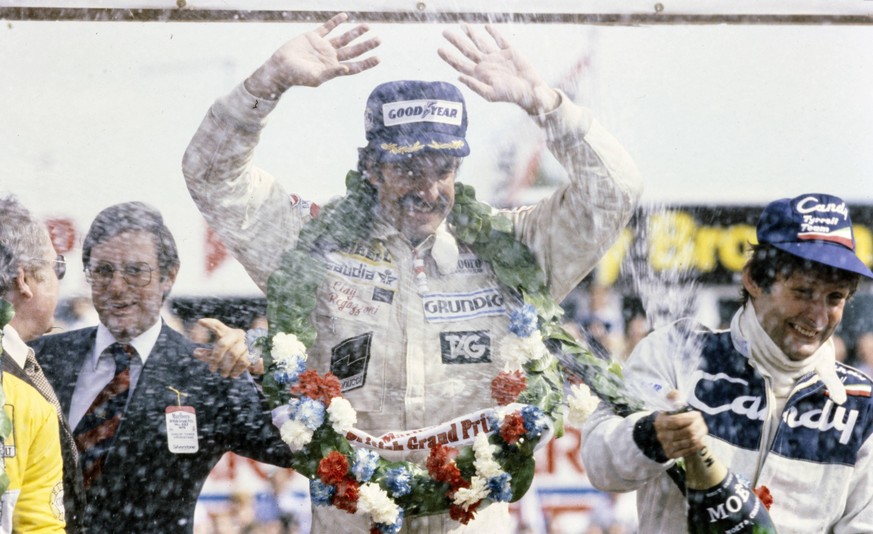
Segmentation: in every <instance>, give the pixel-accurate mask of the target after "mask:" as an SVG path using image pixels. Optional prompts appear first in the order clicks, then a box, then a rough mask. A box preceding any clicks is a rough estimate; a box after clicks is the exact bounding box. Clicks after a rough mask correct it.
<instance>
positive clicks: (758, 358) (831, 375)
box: [731, 300, 846, 404]
mask: <svg viewBox="0 0 873 534" xmlns="http://www.w3.org/2000/svg"><path fill="white" fill-rule="evenodd" d="M731 331H732V332H734V333H735V335H734V342H735V343H734V344H735V345H736V346H737V347H738V348H739V350H740V352H742V353H743V354H745V355H746V356H747V357H748V358H749V360H750V361H751V362H752V364H753V365H754V366H755V367H756V368H757V369H758V371H759V372H760V373H761V374H763V375H766V376H768V377H770V380H771V382H772V386H773V388H774V390H775V392H776V393H777V395H780V393H781V394H784V396H785V397H787V394H788V393H790V391H791V389H792V388H793V387H794V385H795V383H796V381H797V380H798V379H799V378H800V377H802V376H804V375H805V374H807V373H808V372H810V371H815V373H816V374H817V375H818V377H819V378H820V379H821V381H822V382H824V384H825V387H826V388H827V390H828V394H829V395H830V397H831V399H833V401H834V402H835V403H837V404H843V403H844V402H845V401H846V388H845V386H844V385H843V383H842V381H840V379H839V377H837V373H836V370H835V357H834V342H833V340H832V339H830V338H828V339H827V340H826V341H825V342H824V343H823V344H822V346H821V347H819V349H818V350H817V351H816V352H815V353H814V354H813V355H812V356H811V357H809V358H807V359H805V360H803V361H799V362H798V361H794V360H791V359H790V358H788V356H786V355H785V353H783V352H782V351H781V350H780V349H779V347H777V346H776V343H774V342H773V340H772V339H770V336H769V335H767V333H766V332H765V331H764V329H763V328H762V327H761V324H760V323H759V322H758V317H757V314H756V313H755V308H754V305H753V304H752V301H751V300H749V301H748V302H746V305H745V306H744V307H743V308H741V309H740V310H739V311H737V313H736V315H734V318H733V321H732V325H731ZM780 396H782V395H780Z"/></svg>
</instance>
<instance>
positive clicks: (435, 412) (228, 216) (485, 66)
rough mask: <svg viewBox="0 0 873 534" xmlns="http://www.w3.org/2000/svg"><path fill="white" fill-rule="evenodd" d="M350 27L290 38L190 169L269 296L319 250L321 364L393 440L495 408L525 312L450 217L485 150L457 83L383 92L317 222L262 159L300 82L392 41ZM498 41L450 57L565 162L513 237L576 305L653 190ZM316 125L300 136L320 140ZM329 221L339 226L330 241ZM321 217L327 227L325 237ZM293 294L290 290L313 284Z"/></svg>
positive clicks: (361, 423)
mask: <svg viewBox="0 0 873 534" xmlns="http://www.w3.org/2000/svg"><path fill="white" fill-rule="evenodd" d="M346 19H347V17H346V15H344V14H341V15H337V16H335V17H333V18H332V19H330V20H329V21H328V22H326V23H325V24H323V25H321V26H319V27H318V28H317V29H316V30H314V31H311V32H307V33H305V34H303V35H301V36H298V37H296V38H293V39H291V40H290V41H289V42H287V43H286V44H284V45H283V46H282V47H280V48H279V49H278V50H277V51H276V52H275V53H274V54H273V55H272V57H270V58H269V59H268V60H267V61H266V62H265V63H264V64H263V65H262V66H261V67H260V68H258V69H257V70H256V71H255V72H254V73H253V74H252V75H251V76H249V77H248V78H247V79H246V80H245V81H244V82H243V83H242V84H240V85H239V86H237V88H236V89H235V90H234V91H233V92H232V93H231V94H229V95H227V96H225V97H223V98H220V99H219V100H218V101H217V102H216V103H215V104H213V106H212V108H211V109H210V111H209V113H208V115H207V117H206V118H205V119H204V121H203V123H202V124H201V126H200V129H199V130H198V131H197V133H196V134H195V136H194V138H193V139H192V141H191V143H190V145H189V146H188V149H187V151H186V153H185V158H184V161H183V171H184V174H185V179H186V181H187V184H188V188H189V191H190V192H191V195H192V198H193V199H194V201H195V203H196V204H197V206H198V208H199V209H200V210H201V212H202V213H203V214H204V216H205V217H206V219H207V221H208V223H209V224H210V225H211V226H212V227H213V228H214V229H215V230H216V231H217V232H218V233H219V235H220V236H221V238H222V241H223V242H224V243H225V244H226V245H227V246H228V247H229V249H230V250H231V251H232V253H233V254H234V255H235V257H236V258H237V259H238V260H239V261H240V262H241V263H242V264H243V266H245V268H246V270H247V271H248V273H249V274H250V275H251V277H252V278H253V280H254V281H255V282H256V283H257V284H258V285H259V286H260V287H261V288H262V289H263V290H264V291H265V292H266V291H267V289H268V278H269V277H270V275H271V274H272V273H273V272H274V271H276V270H277V269H278V268H279V267H280V265H282V263H281V262H282V257H283V254H285V253H286V252H287V251H289V250H290V249H295V247H296V250H295V252H299V247H300V246H301V243H303V246H306V247H309V248H307V250H306V251H304V252H305V254H306V257H307V258H308V257H312V258H316V259H318V260H319V262H318V263H319V265H322V266H323V269H324V271H325V274H324V278H323V279H322V280H323V281H322V282H321V283H320V284H319V285H318V288H317V290H316V292H315V293H316V294H315V300H316V306H315V310H314V311H313V312H312V314H311V315H310V316H309V319H310V320H311V323H312V324H313V325H314V327H315V330H316V332H317V337H316V339H315V342H314V343H313V345H312V346H311V347H308V353H309V360H308V362H307V366H308V367H310V368H314V369H316V370H317V371H319V372H321V373H323V372H326V371H331V372H332V373H333V374H335V375H336V376H337V377H338V378H339V380H340V382H341V386H342V392H343V396H344V397H345V398H346V399H347V400H348V401H349V402H350V403H351V404H352V406H353V407H354V409H355V410H356V412H357V426H356V428H357V429H359V430H361V431H364V432H367V433H369V434H371V435H374V436H380V435H385V434H388V433H395V434H396V433H403V432H406V431H410V430H413V429H421V428H425V427H433V426H435V425H439V424H441V423H443V422H447V421H450V420H452V419H454V418H456V417H459V416H462V415H465V414H467V413H468V412H472V411H475V410H481V409H485V408H489V407H493V406H494V405H495V401H494V400H492V399H491V395H490V385H491V381H492V379H493V378H494V377H495V376H496V375H497V374H498V373H500V372H501V371H502V370H503V365H504V363H503V360H502V359H501V358H500V357H498V349H499V345H500V341H501V340H502V339H503V338H504V337H506V336H507V334H508V326H509V320H508V316H507V315H508V312H509V311H511V310H512V309H515V308H517V307H518V306H519V303H518V301H517V295H516V296H513V295H512V291H511V290H508V288H506V287H504V286H503V285H502V283H501V282H500V280H499V279H498V276H497V275H496V274H495V272H494V270H493V269H492V267H491V265H490V263H489V262H488V261H483V258H482V257H481V256H480V255H479V254H478V253H476V252H474V251H473V250H472V248H471V247H469V246H467V245H466V244H465V243H464V241H463V240H461V239H458V236H456V235H455V232H456V231H457V228H456V227H455V226H454V225H450V224H448V223H447V216H448V215H449V213H450V212H451V210H452V207H453V206H454V205H455V200H456V199H455V194H456V190H455V177H456V174H457V173H458V170H459V167H460V164H461V161H462V160H463V158H464V157H466V156H467V155H468V154H470V151H471V147H470V146H469V144H468V141H467V136H466V133H467V121H468V116H467V106H466V104H465V101H464V98H463V96H462V94H461V92H460V90H459V89H458V88H457V87H455V86H454V85H452V84H449V83H444V82H425V81H395V82H389V83H385V84H382V85H379V86H378V87H377V88H376V89H375V90H373V92H372V93H371V95H370V97H369V99H368V102H367V107H366V113H365V121H364V122H365V133H366V140H367V144H366V146H365V147H363V148H361V149H360V150H359V155H358V156H359V157H358V165H357V171H356V172H351V173H349V175H348V176H347V179H346V184H347V186H348V189H349V191H348V193H347V195H346V196H345V197H343V198H342V199H340V200H339V201H338V203H336V204H334V205H332V206H331V207H330V209H328V208H325V209H324V210H322V214H321V215H320V216H318V217H315V215H317V213H318V208H317V207H315V206H314V205H312V204H309V203H306V202H303V201H301V200H299V197H297V196H296V195H292V196H291V197H290V199H291V200H290V202H289V196H288V195H287V194H286V193H284V191H283V189H282V188H281V186H279V185H278V182H277V181H276V180H275V179H274V178H273V177H272V176H270V175H269V174H267V173H266V172H265V171H263V170H261V169H259V168H258V167H256V166H254V165H253V164H252V161H253V154H254V150H255V147H256V146H257V143H258V140H259V136H260V133H261V130H262V128H263V126H264V123H265V121H266V117H267V115H268V114H269V113H270V111H271V110H272V109H273V108H274V107H275V106H276V105H277V103H278V99H279V97H280V96H281V95H283V94H284V93H285V92H286V91H287V90H288V89H289V88H291V87H295V86H311V87H315V86H319V85H321V84H322V83H324V82H327V81H329V80H331V79H333V78H335V77H337V76H345V75H352V74H357V73H359V72H362V71H364V70H367V69H369V68H372V67H374V66H375V65H376V64H377V63H378V60H377V59H376V58H375V57H369V58H366V59H360V58H361V56H362V55H363V54H365V53H366V52H368V51H370V50H372V49H373V48H375V47H376V46H378V44H379V42H378V40H377V39H376V38H372V39H368V40H365V41H363V42H361V43H357V44H356V39H357V38H358V37H361V36H362V35H364V34H365V33H366V32H367V31H368V29H367V27H366V26H364V25H361V26H356V27H355V28H353V29H351V30H349V31H348V32H346V33H344V34H342V35H339V36H337V37H329V34H330V33H331V31H332V30H333V29H334V28H336V27H337V26H338V25H339V24H341V23H342V22H344V21H345V20H346ZM488 33H489V35H490V36H483V35H479V34H478V33H477V32H474V31H473V30H471V29H470V28H467V27H465V28H464V34H457V33H453V32H447V33H445V34H444V35H445V37H446V39H447V40H448V41H449V42H450V43H451V44H452V45H453V46H454V51H453V50H451V49H440V50H439V54H440V56H441V57H442V58H443V60H445V61H446V62H447V63H448V64H449V65H450V66H452V67H453V68H454V69H456V70H457V71H458V72H459V73H460V74H461V76H460V80H461V82H462V83H464V84H465V85H466V86H467V87H469V88H470V89H472V90H473V91H474V92H475V93H477V94H479V95H481V96H482V97H484V98H485V99H486V100H488V101H494V102H509V103H513V104H516V105H518V106H520V107H521V108H522V109H524V110H525V111H527V112H528V113H529V114H530V116H531V118H532V120H534V121H535V122H536V123H537V124H539V125H540V126H541V127H542V129H543V131H544V134H545V137H546V140H547V143H548V146H549V148H550V150H551V151H552V153H553V154H554V155H555V156H556V157H557V159H558V161H559V162H560V163H561V164H562V165H563V166H564V168H565V169H566V170H567V173H568V175H569V177H570V180H569V183H567V184H566V185H564V186H562V187H560V188H559V189H558V191H556V192H555V193H554V194H553V195H552V196H551V197H549V198H547V199H544V200H543V201H542V202H540V203H539V204H537V205H536V206H528V207H524V208H520V209H517V210H505V211H504V212H503V213H504V214H505V215H506V217H507V219H508V220H509V221H510V223H511V225H512V232H513V235H514V236H515V238H516V239H517V240H518V241H520V242H522V243H523V244H524V245H526V246H527V247H528V248H529V249H530V250H531V251H532V252H533V256H534V260H533V261H536V263H537V265H538V266H539V267H540V268H541V269H542V271H543V272H544V274H545V282H546V284H547V286H548V289H549V292H550V293H551V295H552V296H553V297H554V298H556V299H557V300H561V299H562V298H563V297H564V296H566V295H567V294H568V293H569V292H570V291H571V290H572V289H573V288H574V287H576V285H577V284H578V283H579V282H580V281H581V280H582V279H583V278H584V277H585V276H586V275H587V274H588V273H589V272H590V271H591V270H592V269H593V268H594V266H595V265H596V263H597V262H598V260H599V259H600V257H601V256H602V255H603V253H604V252H605V251H606V250H607V249H608V248H609V246H610V245H611V244H612V243H613V242H614V241H615V239H616V238H617V237H618V235H619V234H620V232H621V230H622V229H623V228H624V227H625V225H626V224H627V222H628V220H629V219H630V217H631V215H632V214H633V212H634V210H635V208H636V206H637V203H638V201H639V196H640V194H641V183H640V179H639V175H638V172H637V170H636V167H635V165H634V164H633V162H632V161H631V159H630V158H629V156H628V155H627V154H626V152H625V151H624V149H623V148H622V147H621V146H620V145H619V144H618V142H617V141H616V140H615V139H613V137H612V136H611V135H610V134H608V133H607V132H606V131H605V129H604V128H603V127H602V126H601V125H600V124H599V123H598V122H597V121H596V120H595V119H594V118H593V116H592V113H591V112H590V111H589V110H587V109H584V108H581V107H579V106H577V105H576V104H574V103H573V102H571V101H570V99H569V98H568V97H567V96H566V95H564V94H563V93H561V92H560V91H557V90H555V89H553V88H551V87H549V86H548V85H547V84H546V83H545V82H543V80H542V79H541V78H540V77H539V75H538V74H537V72H536V70H535V69H533V68H532V67H531V66H530V65H529V64H528V63H527V62H526V61H525V60H524V59H523V58H522V57H521V56H520V55H519V53H518V52H517V51H516V50H515V49H513V48H512V47H511V46H510V45H509V43H507V42H506V41H505V40H504V39H503V38H502V37H501V36H500V35H499V34H498V33H497V32H496V31H495V30H494V29H493V28H490V27H488ZM301 95H302V93H301ZM314 126H315V125H306V126H305V128H301V131H300V132H298V133H297V134H298V135H308V134H310V132H311V129H312V127H314ZM463 194H464V195H465V196H467V195H469V192H468V191H466V190H465V191H464V192H463ZM465 201H469V198H468V197H467V198H465ZM344 206H345V207H344ZM349 206H351V208H352V209H347V208H349ZM355 206H357V207H358V208H359V209H354V207H355ZM343 209H346V210H347V211H344V212H342V213H344V216H343V217H337V215H336V214H337V213H338V210H343ZM486 211H487V212H490V211H491V210H490V209H488V210H486ZM329 214H330V215H329ZM486 215H487V213H486ZM328 216H331V217H334V218H335V219H339V220H337V221H336V223H337V224H336V225H335V226H342V228H336V227H335V226H331V228H328V229H327V231H323V230H325V229H324V228H321V227H323V226H324V225H325V224H326V223H324V222H323V221H324V219H325V217H328ZM313 224H314V225H315V226H316V227H318V228H321V230H317V231H316V230H312V229H313V226H312V225H313ZM332 224H333V223H332ZM310 230H312V231H310ZM301 233H303V235H304V236H305V237H306V239H303V238H301ZM313 233H315V234H316V235H315V236H313ZM348 235H352V236H353V239H351V241H350V242H349V241H348V240H347V239H345V237H347V236H348ZM344 239H345V241H344ZM518 261H519V262H521V261H525V262H528V263H530V262H531V260H526V259H521V258H519V259H518ZM303 263H305V262H300V265H299V266H298V265H297V264H295V265H294V266H293V268H285V269H283V270H282V271H281V274H282V275H283V276H288V277H290V278H293V277H294V276H297V277H298V279H299V277H300V276H305V274H304V275H301V274H300V273H299V272H291V271H299V270H302V269H303V265H302V264H303ZM275 280H276V279H274V281H275ZM287 285H288V287H289V288H290V289H289V291H291V292H293V291H294V290H295V289H296V288H298V287H299V288H300V291H303V290H304V289H303V288H304V287H305V285H304V284H299V285H298V284H294V283H292V282H289V283H288V284H287ZM513 298H515V300H513ZM271 304H275V305H276V307H277V308H280V309H281V308H283V307H285V308H287V307H289V306H290V304H289V303H284V302H271ZM284 311H287V310H284ZM291 333H294V332H291ZM248 363H249V359H248V358H247V357H242V358H240V359H239V360H236V361H231V362H229V363H228V362H214V366H215V367H219V368H221V369H222V372H227V373H230V374H234V373H236V372H238V371H240V370H241V369H243V368H245V367H246V366H247V365H248ZM395 453H398V454H400V455H401V457H402V458H404V459H410V460H413V461H422V460H424V458H426V456H427V451H426V450H425V451H422V450H410V451H399V452H398V451H395ZM313 513H314V518H313V527H312V529H313V532H331V533H332V532H362V531H366V530H367V529H368V528H369V520H368V519H367V518H366V517H364V516H360V515H352V514H347V513H345V512H342V511H338V510H337V509H335V508H330V507H316V508H315V509H314V510H313ZM507 521H509V517H508V507H507V503H505V502H502V503H497V504H492V505H490V506H488V507H487V508H484V509H481V510H478V511H477V512H476V517H475V519H473V520H472V521H470V522H469V524H467V525H461V524H460V523H458V522H456V521H455V520H453V519H451V518H450V515H449V514H447V513H442V514H435V515H431V516H426V517H410V518H407V519H405V520H404V527H403V528H404V531H406V529H408V530H409V531H414V532H461V531H475V532H484V531H488V530H489V529H490V530H491V531H494V532H501V531H504V530H505V529H506V525H507V524H508V523H507Z"/></svg>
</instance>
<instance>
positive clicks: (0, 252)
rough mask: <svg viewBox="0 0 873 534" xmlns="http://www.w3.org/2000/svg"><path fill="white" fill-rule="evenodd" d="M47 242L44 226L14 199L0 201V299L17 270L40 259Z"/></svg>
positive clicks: (49, 244) (47, 236) (6, 197)
mask: <svg viewBox="0 0 873 534" xmlns="http://www.w3.org/2000/svg"><path fill="white" fill-rule="evenodd" d="M51 246H52V245H51V239H50V238H49V235H48V231H47V230H46V227H45V225H44V224H43V223H42V222H40V221H39V219H37V218H36V217H35V216H34V215H33V213H31V212H30V210H28V209H27V208H25V207H24V205H23V204H22V203H21V202H20V201H19V200H18V199H17V198H16V197H15V196H14V195H8V196H5V197H2V198H0V296H3V295H5V294H6V293H7V292H8V291H9V290H10V289H12V285H13V283H14V281H15V278H16V276H18V269H19V268H21V267H29V266H30V265H33V264H34V263H35V262H36V261H38V260H40V259H42V257H43V255H44V254H45V251H46V247H51Z"/></svg>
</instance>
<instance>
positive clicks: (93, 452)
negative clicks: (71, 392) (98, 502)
mask: <svg viewBox="0 0 873 534" xmlns="http://www.w3.org/2000/svg"><path fill="white" fill-rule="evenodd" d="M103 354H104V355H107V354H108V355H110V356H111V357H112V358H113V360H115V376H114V377H113V378H112V380H110V381H109V383H108V384H106V386H105V387H104V388H103V391H101V392H100V393H99V394H98V395H97V397H95V398H94V402H92V403H91V406H90V407H89V408H88V411H87V412H85V415H84V416H83V417H82V420H81V421H79V424H78V425H76V430H75V431H73V436H74V437H75V439H76V446H77V447H78V449H79V465H80V466H81V467H82V478H83V481H84V483H85V487H86V488H88V487H90V486H91V484H92V482H93V481H94V480H95V479H96V478H97V477H98V476H100V471H101V470H102V468H103V462H104V460H105V459H106V454H107V453H108V452H109V449H110V447H111V446H112V441H113V438H114V437H115V431H116V430H117V429H118V426H119V425H120V424H121V416H122V414H123V413H124V406H125V404H127V397H128V393H129V391H130V358H131V357H132V356H135V355H136V351H135V350H134V348H133V347H131V346H130V345H123V344H121V343H115V344H112V345H110V346H109V347H108V348H107V349H106V350H105V351H103ZM101 357H102V356H101Z"/></svg>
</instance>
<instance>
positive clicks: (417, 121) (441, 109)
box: [364, 80, 470, 162]
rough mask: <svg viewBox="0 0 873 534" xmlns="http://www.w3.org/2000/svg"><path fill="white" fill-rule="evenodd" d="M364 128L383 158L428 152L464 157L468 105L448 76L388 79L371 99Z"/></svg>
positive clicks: (368, 101)
mask: <svg viewBox="0 0 873 534" xmlns="http://www.w3.org/2000/svg"><path fill="white" fill-rule="evenodd" d="M364 129H365V131H366V134H367V141H368V143H369V146H370V147H371V148H373V149H375V150H376V153H377V154H378V155H379V161H384V162H392V161H400V160H403V159H405V158H407V157H409V156H412V155H417V154H421V153H424V152H428V151H431V152H436V153H440V154H449V155H452V156H460V157H464V156H467V155H468V154H469V153H470V146H469V145H468V144H467V139H466V135H467V107H466V105H465V103H464V97H463V96H462V95H461V91H460V90H458V88H457V87H455V86H454V85H452V84H450V83H446V82H424V81H415V80H400V81H395V82H388V83H383V84H381V85H379V86H377V87H376V88H375V89H373V92H372V93H370V97H369V98H368V99H367V110H366V113H365V116H364Z"/></svg>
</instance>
